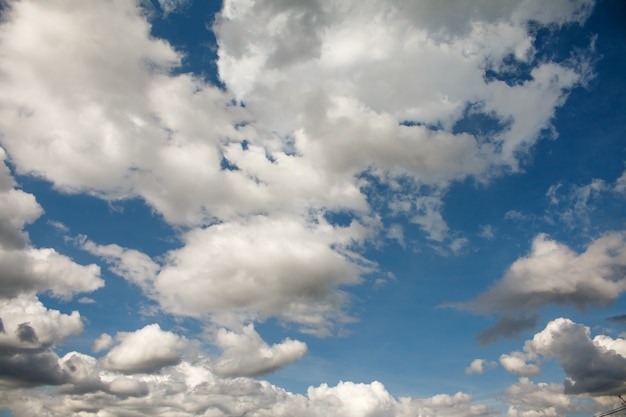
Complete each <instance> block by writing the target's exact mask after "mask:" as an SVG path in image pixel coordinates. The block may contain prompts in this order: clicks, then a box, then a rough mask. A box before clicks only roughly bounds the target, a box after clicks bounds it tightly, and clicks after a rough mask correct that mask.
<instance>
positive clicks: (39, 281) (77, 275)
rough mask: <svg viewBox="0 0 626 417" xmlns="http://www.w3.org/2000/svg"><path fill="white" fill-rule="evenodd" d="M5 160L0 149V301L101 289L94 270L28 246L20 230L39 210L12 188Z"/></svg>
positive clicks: (26, 195)
mask: <svg viewBox="0 0 626 417" xmlns="http://www.w3.org/2000/svg"><path fill="white" fill-rule="evenodd" d="M5 158H6V154H5V152H4V149H2V148H0V162H1V163H2V167H1V168H0V270H2V271H3V273H2V275H1V276H0V283H1V284H2V285H1V288H0V297H13V296H16V295H18V294H21V293H30V292H49V293H50V294H52V295H53V296H56V297H60V298H70V297H71V296H73V295H74V294H76V293H81V292H89V291H94V290H96V289H98V288H100V287H102V286H103V285H104V281H102V280H101V279H100V268H99V267H98V266H96V265H93V264H92V265H87V266H83V265H79V264H76V263H75V262H73V261H72V260H71V259H70V258H69V257H67V256H65V255H62V254H60V253H58V252H57V251H55V250H54V249H52V248H35V247H32V246H31V245H30V242H29V237H28V234H27V233H26V232H25V231H24V230H23V229H24V226H25V225H26V224H27V223H32V222H33V221H35V220H36V219H37V218H38V217H39V216H41V215H42V213H43V210H42V208H41V207H40V206H39V204H38V203H37V201H36V200H35V197H34V196H33V195H32V194H29V193H26V192H24V191H22V190H18V189H16V188H15V181H14V180H13V177H12V176H11V173H10V171H9V169H8V167H7V166H6V164H5V163H4V160H5Z"/></svg>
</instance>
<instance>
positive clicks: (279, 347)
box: [214, 324, 308, 376]
mask: <svg viewBox="0 0 626 417" xmlns="http://www.w3.org/2000/svg"><path fill="white" fill-rule="evenodd" d="M214 343H215V345H216V346H218V347H220V348H221V349H222V350H223V353H222V355H221V356H220V357H219V358H218V359H217V361H216V363H215V366H214V371H215V373H216V374H218V375H224V376H257V375H262V374H266V373H270V372H273V371H275V370H277V369H279V368H281V367H283V366H285V365H288V364H290V363H292V362H295V361H297V360H298V359H300V358H302V357H303V356H304V355H306V353H307V351H308V349H307V346H306V344H305V343H303V342H300V341H298V340H292V339H285V340H284V341H283V342H281V343H278V344H275V345H272V346H269V345H268V344H267V343H265V341H263V339H261V336H260V335H259V334H258V333H257V332H256V331H255V330H254V326H253V325H252V324H249V325H247V326H245V327H243V329H241V333H236V332H232V331H229V330H226V329H224V328H221V329H219V330H218V331H217V333H216V335H215V340H214Z"/></svg>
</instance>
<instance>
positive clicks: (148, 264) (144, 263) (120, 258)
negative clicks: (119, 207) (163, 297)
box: [78, 237, 160, 291]
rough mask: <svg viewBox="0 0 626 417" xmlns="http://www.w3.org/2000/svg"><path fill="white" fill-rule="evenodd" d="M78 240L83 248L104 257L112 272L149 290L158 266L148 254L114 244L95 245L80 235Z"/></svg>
mask: <svg viewBox="0 0 626 417" xmlns="http://www.w3.org/2000/svg"><path fill="white" fill-rule="evenodd" d="M78 241H79V243H80V245H81V247H82V248H83V249H84V250H86V251H87V252H89V253H91V254H93V255H96V256H99V257H101V258H102V259H104V260H105V261H106V262H107V263H108V264H109V269H110V270H111V271H112V272H113V273H115V274H116V275H118V276H120V277H123V278H125V279H127V280H128V281H130V282H132V283H133V284H135V285H137V286H139V287H140V288H142V289H144V290H146V291H150V282H151V281H152V280H154V277H155V276H156V274H157V272H158V271H159V268H160V266H159V264H157V263H156V262H154V261H153V260H152V259H151V258H150V257H149V256H148V255H146V254H144V253H141V252H139V251H137V250H133V249H125V248H122V247H121V246H119V245H116V244H110V245H97V244H95V243H94V242H92V241H90V240H87V239H86V238H85V237H80V238H79V239H78Z"/></svg>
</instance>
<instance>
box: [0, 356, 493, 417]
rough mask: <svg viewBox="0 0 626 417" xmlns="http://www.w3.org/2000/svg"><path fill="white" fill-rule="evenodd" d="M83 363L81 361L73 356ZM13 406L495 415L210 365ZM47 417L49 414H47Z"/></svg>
mask: <svg viewBox="0 0 626 417" xmlns="http://www.w3.org/2000/svg"><path fill="white" fill-rule="evenodd" d="M74 359H77V357H74ZM9 403H10V404H11V406H12V412H13V414H14V415H15V416H16V417H26V416H30V415H33V413H35V415H42V414H41V412H42V411H44V410H45V412H46V413H47V415H50V416H62V415H71V414H72V413H80V412H83V413H100V414H102V415H133V416H137V417H141V416H152V415H156V414H157V413H161V414H166V415H176V416H181V417H193V416H198V415H211V416H215V417H227V416H233V415H247V416H254V417H270V416H272V417H274V416H278V417H280V416H284V417H287V416H294V415H306V416H311V417H322V416H328V415H334V414H337V413H341V415H342V416H346V417H365V416H381V417H382V416H385V417H387V416H389V417H410V416H414V415H420V416H424V417H436V416H437V417H439V416H443V417H478V416H483V417H484V416H492V415H496V414H495V412H493V411H491V410H489V409H488V408H487V407H486V406H484V405H481V404H476V403H475V402H474V400H473V399H472V397H471V396H470V395H468V394H464V393H457V394H455V395H437V396H434V397H430V398H412V399H410V398H401V399H399V400H396V399H395V398H394V397H393V396H392V395H391V394H390V393H389V392H388V391H387V390H386V389H385V387H384V385H383V384H381V383H380V382H376V381H375V382H372V383H370V384H356V383H353V382H340V383H339V384H337V385H336V386H328V385H326V384H322V385H320V386H318V387H310V388H309V389H308V390H307V394H306V396H305V395H300V394H293V393H290V392H287V391H285V390H283V389H281V388H278V387H276V386H273V385H271V384H269V383H268V382H265V381H255V380H252V379H248V378H226V379H222V378H218V377H216V376H215V375H213V374H212V373H211V371H210V369H209V368H207V367H206V362H202V361H200V362H197V363H189V362H181V363H180V364H178V365H176V366H175V367H172V368H170V369H169V373H168V374H167V377H165V375H162V374H152V375H143V376H137V377H135V378H129V377H114V379H113V380H111V381H109V382H107V383H106V384H105V389H103V390H99V391H97V392H91V393H88V394H82V395H81V394H76V393H75V394H73V395H71V396H70V395H68V396H65V397H53V396H51V395H50V392H49V391H48V392H46V391H40V392H36V391H35V392H34V391H28V392H27V391H14V392H13V393H12V394H11V395H10V396H9V395H8V394H7V392H6V391H2V392H0V405H6V404H9ZM44 415H45V414H44Z"/></svg>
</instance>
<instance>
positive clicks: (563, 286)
mask: <svg viewBox="0 0 626 417" xmlns="http://www.w3.org/2000/svg"><path fill="white" fill-rule="evenodd" d="M624 290H626V233H625V232H623V231H622V232H610V233H607V234H605V235H604V236H601V237H599V238H597V239H595V240H593V241H591V242H590V243H589V244H588V245H587V248H586V249H585V251H584V252H582V253H577V252H575V251H574V250H572V249H571V248H569V247H568V246H566V245H564V244H562V243H560V242H557V241H555V240H552V239H550V238H549V237H548V236H547V235H545V234H540V235H538V236H537V237H535V239H534V240H533V243H532V248H531V250H530V252H529V253H528V254H527V255H526V256H523V257H521V258H519V259H518V260H516V261H515V262H514V263H513V264H512V265H511V266H510V267H509V269H508V270H507V271H506V273H505V274H504V276H503V277H502V278H501V279H500V280H499V281H498V282H496V283H495V285H493V286H492V287H491V288H490V289H488V290H487V291H485V292H484V293H482V294H480V295H479V296H478V297H476V298H475V299H474V300H471V301H468V302H462V303H447V304H445V305H446V306H448V307H454V308H458V309H463V310H470V311H472V312H475V313H479V314H486V313H498V314H499V315H500V317H499V319H498V322H497V323H496V324H495V325H494V326H493V327H491V328H488V329H486V330H484V331H483V332H482V333H481V334H480V335H479V336H478V337H477V339H478V340H479V342H481V343H490V342H492V341H495V340H497V338H498V337H501V336H504V337H511V336H513V335H515V334H516V333H517V332H520V331H524V330H528V329H530V328H531V327H532V326H534V323H535V322H536V315H535V314H533V313H532V312H533V311H535V310H537V309H540V308H542V307H545V306H549V305H571V306H574V307H576V308H578V309H580V310H585V309H586V308H589V307H605V306H608V305H610V304H612V303H613V302H614V301H615V300H616V299H617V298H618V297H619V295H620V294H621V293H623V292H624ZM515 314H518V315H519V316H517V317H516V316H515Z"/></svg>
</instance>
